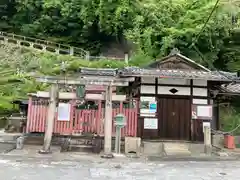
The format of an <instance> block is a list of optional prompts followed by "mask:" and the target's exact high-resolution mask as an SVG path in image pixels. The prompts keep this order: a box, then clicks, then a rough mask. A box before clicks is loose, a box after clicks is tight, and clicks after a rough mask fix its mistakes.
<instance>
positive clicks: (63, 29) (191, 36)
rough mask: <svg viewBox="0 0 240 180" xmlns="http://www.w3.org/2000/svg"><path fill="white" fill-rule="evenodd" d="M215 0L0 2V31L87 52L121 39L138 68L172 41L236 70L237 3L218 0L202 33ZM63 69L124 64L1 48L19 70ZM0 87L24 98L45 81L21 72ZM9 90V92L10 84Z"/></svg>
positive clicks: (1, 59)
mask: <svg viewBox="0 0 240 180" xmlns="http://www.w3.org/2000/svg"><path fill="white" fill-rule="evenodd" d="M215 2H216V0H201V1H197V0H81V1H79V0H45V1H35V0H15V1H7V0H2V1H1V2H0V18H1V21H0V22H1V23H0V30H4V31H9V32H15V33H18V34H23V35H26V36H32V37H37V38H41V39H43V38H45V39H48V40H53V41H56V42H59V43H65V44H66V43H68V44H71V45H74V46H79V47H83V48H85V49H88V50H90V51H91V54H94V53H95V54H97V53H100V48H101V47H102V46H105V45H106V44H109V43H111V42H121V41H124V40H127V41H128V44H130V45H131V47H132V49H133V50H134V52H133V56H132V58H131V60H130V65H134V66H144V65H146V64H147V63H149V62H150V61H151V60H152V59H155V58H159V57H162V56H166V55H167V54H168V53H169V51H170V50H171V49H172V48H174V47H176V48H178V49H180V51H181V52H182V53H183V54H184V55H186V56H188V57H190V58H192V59H194V60H195V61H197V62H199V63H201V64H203V65H205V66H207V67H209V68H211V69H214V68H218V69H222V70H227V71H239V70H240V52H239V49H240V43H239V40H238V39H239V36H240V33H239V32H240V30H239V10H240V8H239V4H240V2H239V1H238V0H236V1H227V0H223V1H220V3H219V4H218V6H217V9H216V10H215V11H214V13H213V15H212V17H211V18H210V20H209V22H208V23H207V25H206V27H205V28H204V30H203V31H202V32H201V30H202V28H203V26H204V25H205V24H204V23H205V22H206V20H207V19H208V16H209V14H210V12H211V11H212V9H213V7H214V4H215ZM62 62H65V64H66V68H67V70H68V73H72V72H74V71H76V70H77V69H78V68H79V67H81V66H84V67H123V66H125V64H124V63H123V62H117V61H109V60H99V61H97V62H90V61H85V60H80V59H77V58H74V57H68V56H54V55H52V54H42V53H38V52H36V53H35V52H30V51H27V50H25V49H16V48H13V47H7V46H4V47H3V46H2V47H1V48H0V63H1V66H2V68H5V69H14V70H16V69H17V70H18V71H19V74H21V73H22V74H24V73H28V72H32V71H35V72H37V73H39V74H51V75H54V74H57V73H60V71H61V63H62ZM23 79H24V82H25V83H23V84H17V85H16V84H11V85H9V84H8V85H6V86H5V85H3V86H1V87H0V92H4V93H5V94H4V96H5V95H6V96H25V95H26V93H27V92H31V91H35V90H37V89H42V88H44V85H40V84H37V83H35V82H34V81H32V80H30V79H28V78H23ZM9 89H10V90H9Z"/></svg>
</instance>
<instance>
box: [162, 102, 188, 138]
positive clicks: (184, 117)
mask: <svg viewBox="0 0 240 180" xmlns="http://www.w3.org/2000/svg"><path fill="white" fill-rule="evenodd" d="M190 112H191V104H190V100H189V99H173V98H160V99H159V100H158V116H159V121H158V122H159V135H160V138H162V139H171V140H190V137H191V136H190V130H191V129H190V127H191V125H190V123H191V113H190Z"/></svg>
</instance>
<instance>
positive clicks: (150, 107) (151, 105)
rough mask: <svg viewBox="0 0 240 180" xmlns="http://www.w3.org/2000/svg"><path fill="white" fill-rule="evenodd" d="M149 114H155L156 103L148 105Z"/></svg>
mask: <svg viewBox="0 0 240 180" xmlns="http://www.w3.org/2000/svg"><path fill="white" fill-rule="evenodd" d="M149 112H150V113H156V112H157V103H156V102H151V103H149Z"/></svg>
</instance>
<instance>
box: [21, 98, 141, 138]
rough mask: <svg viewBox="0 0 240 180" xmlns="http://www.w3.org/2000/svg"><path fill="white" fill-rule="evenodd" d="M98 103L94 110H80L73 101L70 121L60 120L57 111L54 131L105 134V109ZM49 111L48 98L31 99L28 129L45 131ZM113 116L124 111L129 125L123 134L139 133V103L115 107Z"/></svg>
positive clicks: (121, 104) (30, 130) (123, 130)
mask: <svg viewBox="0 0 240 180" xmlns="http://www.w3.org/2000/svg"><path fill="white" fill-rule="evenodd" d="M101 104H102V103H101V101H99V103H98V109H96V110H94V109H91V110H86V109H85V110H80V109H76V107H75V102H74V101H72V102H71V114H70V120H69V121H58V120H57V113H56V118H55V123H54V133H57V134H62V135H64V134H68V135H69V134H76V133H77V134H79V133H96V134H98V135H103V134H104V113H105V109H104V107H103V106H102V105H101ZM47 111H48V103H47V101H46V100H32V98H30V99H29V105H28V118H27V128H26V131H27V132H28V133H29V132H42V133H43V132H44V131H45V126H46V119H47ZM112 113H113V117H115V116H116V115H117V114H118V113H122V114H124V115H125V116H126V118H127V125H126V127H124V128H123V129H122V136H136V135H137V114H138V108H137V105H135V106H134V107H131V108H125V107H123V103H120V106H119V107H117V108H113V112H112ZM114 135H115V127H114V125H113V136H114Z"/></svg>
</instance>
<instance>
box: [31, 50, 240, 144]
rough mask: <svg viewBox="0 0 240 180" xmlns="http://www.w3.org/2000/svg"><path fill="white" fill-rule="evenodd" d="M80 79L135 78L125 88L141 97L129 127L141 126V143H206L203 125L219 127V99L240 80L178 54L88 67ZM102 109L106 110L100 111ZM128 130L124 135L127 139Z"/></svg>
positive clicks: (129, 96) (138, 128) (138, 133)
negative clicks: (145, 62)
mask: <svg viewBox="0 0 240 180" xmlns="http://www.w3.org/2000/svg"><path fill="white" fill-rule="evenodd" d="M80 75H81V76H87V77H97V76H102V77H103V76H104V77H108V78H116V77H117V78H118V79H121V78H123V79H124V78H134V79H135V80H134V81H131V82H129V86H128V87H124V89H125V93H126V96H127V99H128V101H129V102H130V101H131V99H134V100H136V99H137V103H135V102H136V101H134V103H132V107H131V108H134V109H133V112H134V113H135V112H136V116H130V115H128V116H127V118H128V121H127V123H128V124H127V127H126V129H128V128H130V129H132V130H131V132H135V130H134V129H135V128H136V133H132V136H138V137H141V138H142V139H158V140H185V141H203V126H210V127H211V128H213V129H218V128H219V118H218V107H217V106H216V103H215V102H216V97H217V95H218V93H221V92H223V88H222V87H223V85H224V87H225V86H229V84H233V83H234V82H236V81H238V79H239V78H238V77H237V74H235V73H227V72H222V71H211V70H210V69H208V68H206V67H204V66H202V65H200V64H198V63H196V62H195V61H193V60H191V59H189V58H187V57H185V56H183V55H182V54H180V53H179V52H177V51H175V52H172V53H171V54H170V55H169V56H167V57H165V58H163V59H160V60H157V61H155V62H154V63H151V64H149V66H148V67H144V68H139V67H126V68H123V69H91V68H83V69H81V72H80ZM129 108H130V107H129ZM120 109H121V108H120ZM128 110H129V112H130V111H132V110H131V109H128ZM98 111H99V112H102V110H101V108H100V109H99V107H98ZM118 112H122V113H123V114H124V112H123V111H122V110H120V111H118ZM79 113H81V112H79ZM90 114H91V113H90ZM99 117H100V116H99ZM131 118H135V120H134V121H133V120H131ZM81 119H82V118H81ZM95 120H96V121H102V118H99V119H97V118H95ZM136 122H137V123H136ZM29 124H30V123H29ZM95 124H98V122H96V123H95ZM132 127H133V128H132ZM34 128H35V127H34ZM96 128H97V127H96ZM35 129H37V128H35ZM73 129H74V128H73ZM90 129H91V128H90ZM124 132H125V130H124ZM127 132H128V130H126V134H124V133H123V135H125V136H128V135H129V133H128V134H127ZM129 132H130V131H129Z"/></svg>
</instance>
